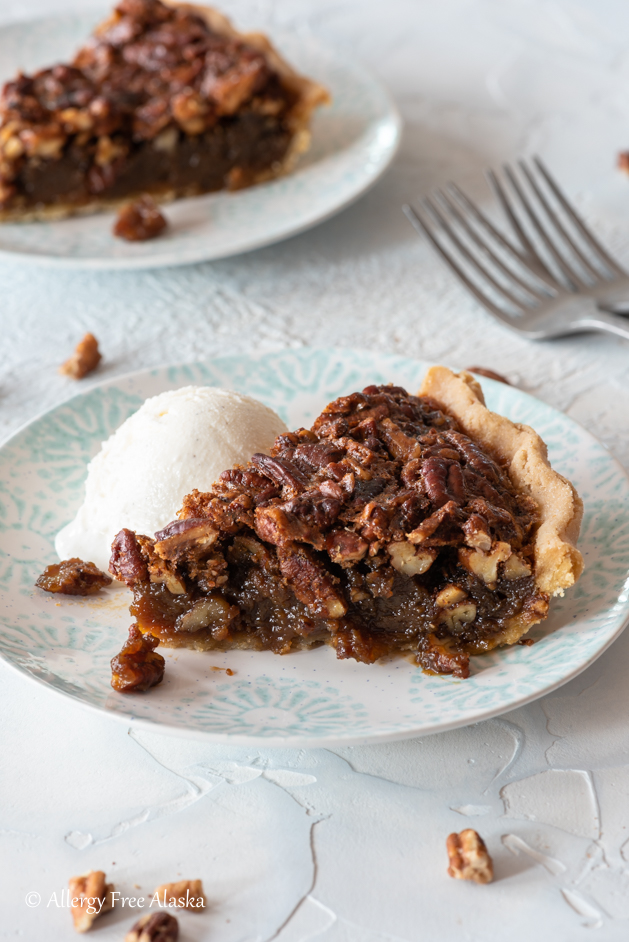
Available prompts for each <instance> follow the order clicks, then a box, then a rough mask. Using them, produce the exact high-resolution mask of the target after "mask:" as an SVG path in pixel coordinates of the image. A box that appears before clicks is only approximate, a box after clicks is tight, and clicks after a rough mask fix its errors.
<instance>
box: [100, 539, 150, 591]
mask: <svg viewBox="0 0 629 942" xmlns="http://www.w3.org/2000/svg"><path fill="white" fill-rule="evenodd" d="M109 571H110V573H111V574H112V576H115V577H116V579H119V580H120V582H124V584H125V585H128V586H129V587H132V586H134V585H136V584H137V583H138V582H148V578H149V571H148V567H147V565H146V560H145V558H144V556H143V555H142V553H141V551H140V544H139V543H138V541H137V538H136V535H135V533H134V532H133V530H127V529H126V528H125V529H123V530H121V531H120V533H118V534H117V535H116V536H115V537H114V541H113V543H112V544H111V559H110V560H109Z"/></svg>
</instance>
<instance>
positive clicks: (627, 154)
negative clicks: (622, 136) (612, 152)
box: [618, 150, 629, 174]
mask: <svg viewBox="0 0 629 942" xmlns="http://www.w3.org/2000/svg"><path fill="white" fill-rule="evenodd" d="M618 169H619V170H622V172H623V173H626V174H629V151H626V150H623V151H621V152H620V154H618Z"/></svg>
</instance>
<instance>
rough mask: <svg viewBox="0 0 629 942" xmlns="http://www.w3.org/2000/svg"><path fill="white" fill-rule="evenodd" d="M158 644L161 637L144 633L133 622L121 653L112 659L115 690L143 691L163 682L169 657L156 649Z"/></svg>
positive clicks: (112, 681)
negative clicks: (165, 658) (166, 657)
mask: <svg viewBox="0 0 629 942" xmlns="http://www.w3.org/2000/svg"><path fill="white" fill-rule="evenodd" d="M158 644H159V639H158V638H153V637H152V635H143V634H142V632H141V631H140V630H139V628H138V627H137V625H131V627H130V628H129V637H128V638H127V640H126V641H125V643H124V644H123V646H122V650H121V651H120V654H116V656H115V657H114V658H112V660H111V686H112V687H113V688H114V690H119V691H120V692H121V693H141V692H143V691H145V690H148V689H149V687H155V686H156V685H157V684H160V683H161V682H162V680H163V679H164V669H165V667H166V661H165V660H164V658H163V657H162V655H161V654H158V653H157V652H156V651H155V648H156V647H157V645H158Z"/></svg>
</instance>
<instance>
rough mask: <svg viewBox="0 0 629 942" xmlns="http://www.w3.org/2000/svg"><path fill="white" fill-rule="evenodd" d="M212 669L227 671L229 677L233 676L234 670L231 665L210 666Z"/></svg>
mask: <svg viewBox="0 0 629 942" xmlns="http://www.w3.org/2000/svg"><path fill="white" fill-rule="evenodd" d="M210 670H211V671H225V673H226V674H227V676H228V677H233V676H234V672H233V670H232V669H231V667H210Z"/></svg>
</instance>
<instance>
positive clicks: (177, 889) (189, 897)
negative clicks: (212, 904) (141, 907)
mask: <svg viewBox="0 0 629 942" xmlns="http://www.w3.org/2000/svg"><path fill="white" fill-rule="evenodd" d="M153 900H154V901H155V902H158V903H159V904H160V905H161V906H168V905H169V904H170V905H171V906H177V907H179V908H181V909H204V908H205V904H206V899H205V896H204V895H203V883H202V882H201V880H179V881H178V882H177V883H162V885H161V886H158V887H157V889H156V890H155V892H154V893H153Z"/></svg>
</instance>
